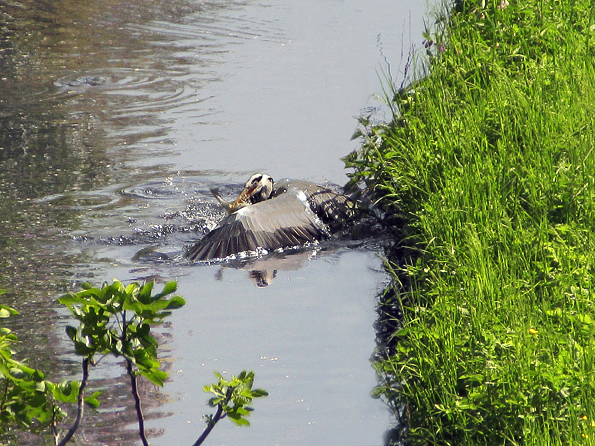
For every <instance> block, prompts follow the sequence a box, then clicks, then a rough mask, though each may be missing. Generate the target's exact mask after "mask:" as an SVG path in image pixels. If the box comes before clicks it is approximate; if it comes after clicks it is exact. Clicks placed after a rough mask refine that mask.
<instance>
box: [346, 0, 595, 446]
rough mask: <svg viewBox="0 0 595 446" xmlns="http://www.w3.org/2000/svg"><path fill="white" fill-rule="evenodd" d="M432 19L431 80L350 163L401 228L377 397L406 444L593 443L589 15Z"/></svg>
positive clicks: (529, 1) (550, 6)
mask: <svg viewBox="0 0 595 446" xmlns="http://www.w3.org/2000/svg"><path fill="white" fill-rule="evenodd" d="M435 17H436V19H437V21H436V23H437V25H436V29H434V30H433V31H432V34H431V35H428V39H427V41H426V45H427V46H428V51H429V52H430V53H431V62H430V68H429V75H428V76H427V77H425V78H424V79H423V80H421V81H419V82H417V83H414V84H413V85H411V86H410V87H408V88H405V89H403V90H400V91H397V92H396V94H395V97H394V104H393V105H394V106H395V110H396V114H395V119H394V120H393V122H391V123H390V124H388V125H378V126H375V127H371V126H366V128H364V131H365V133H366V138H365V141H364V144H363V145H362V147H361V149H360V150H358V151H357V152H354V153H352V154H351V155H350V156H348V157H347V158H346V165H347V167H350V168H353V169H354V172H353V173H352V174H351V176H352V180H353V181H356V182H364V183H365V184H366V185H367V186H369V187H370V189H371V190H372V191H373V193H374V195H375V197H376V198H377V200H378V205H379V206H381V207H382V208H383V209H384V210H385V211H387V212H388V213H389V214H391V215H393V216H396V217H397V218H395V219H394V221H397V222H398V225H397V226H395V227H394V228H393V229H394V230H395V231H398V239H399V242H398V246H397V248H396V249H395V250H394V252H393V262H391V263H390V265H389V267H390V268H391V270H392V272H393V275H394V278H395V283H394V285H393V290H392V292H391V293H386V295H387V296H393V297H392V299H394V302H393V303H398V304H399V305H400V308H401V310H402V313H403V314H402V320H401V322H400V326H401V328H400V329H399V330H398V331H397V332H396V333H395V334H394V336H393V341H396V342H395V343H394V347H393V348H391V349H390V351H389V352H388V353H387V355H386V357H385V358H384V359H383V360H381V361H379V362H378V364H377V366H378V369H379V370H380V371H381V373H382V374H383V375H384V376H385V377H386V381H385V382H384V383H383V384H382V385H381V386H379V388H378V394H379V395H383V396H385V397H386V398H388V399H389V400H390V401H392V402H400V403H402V404H404V406H405V408H406V413H407V420H408V425H409V436H410V438H411V440H412V441H413V442H414V443H416V444H432V445H438V444H441V445H462V444H465V445H569V444H572V445H579V444H593V443H595V439H594V438H595V374H593V373H592V369H593V364H595V306H594V302H595V298H594V297H593V293H594V285H595V274H594V273H595V235H594V233H593V231H594V228H595V161H594V160H595V153H594V149H595V133H594V130H595V126H594V114H595V46H594V41H593V39H594V38H595V10H594V7H593V6H592V4H591V2H590V1H586V0H573V1H568V2H561V1H559V0H524V1H522V2H517V1H512V0H510V2H508V1H504V0H502V1H500V0H486V1H483V2H482V1H476V0H473V1H464V0H460V1H457V2H455V7H454V9H452V10H451V11H448V12H447V13H445V14H442V15H441V14H440V13H438V14H436V15H435ZM389 303H390V302H389Z"/></svg>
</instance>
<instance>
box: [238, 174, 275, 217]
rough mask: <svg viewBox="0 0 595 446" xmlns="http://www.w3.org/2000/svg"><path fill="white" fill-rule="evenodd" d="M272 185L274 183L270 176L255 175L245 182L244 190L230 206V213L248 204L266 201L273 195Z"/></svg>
mask: <svg viewBox="0 0 595 446" xmlns="http://www.w3.org/2000/svg"><path fill="white" fill-rule="evenodd" d="M274 184H275V182H274V181H273V178H271V177H270V176H268V175H265V174H263V173H255V174H254V175H252V176H251V177H250V178H249V179H248V181H246V184H245V185H244V189H243V190H242V192H240V195H239V196H238V198H236V201H234V202H233V204H232V205H231V210H232V212H235V211H237V210H238V209H241V208H243V207H245V206H248V205H250V204H255V203H259V202H261V201H265V200H268V199H269V198H271V195H272V194H273V185H274Z"/></svg>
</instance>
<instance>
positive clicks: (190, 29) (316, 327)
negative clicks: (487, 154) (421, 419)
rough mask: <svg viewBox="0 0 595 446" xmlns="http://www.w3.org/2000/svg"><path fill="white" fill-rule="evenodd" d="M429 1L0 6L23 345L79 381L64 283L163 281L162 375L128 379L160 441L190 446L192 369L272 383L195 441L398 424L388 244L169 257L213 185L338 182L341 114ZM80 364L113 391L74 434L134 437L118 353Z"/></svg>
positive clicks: (9, 229) (192, 226)
mask: <svg viewBox="0 0 595 446" xmlns="http://www.w3.org/2000/svg"><path fill="white" fill-rule="evenodd" d="M424 11H425V2H422V1H416V2H405V1H396V2H395V1H390V0H378V1H374V2H356V1H339V0H336V1H323V2H321V1H314V0H305V1H300V2H284V1H273V0H270V1H255V2H248V1H210V2H204V1H181V0H175V1H163V2H159V1H154V0H150V1H143V2H140V1H137V0H132V1H127V2H120V1H111V0H107V1H106V0H102V1H95V0H92V1H86V2H80V1H74V0H69V1H45V2H44V1H22V2H12V1H11V2H0V200H1V203H2V206H0V219H1V229H0V249H1V252H2V256H1V257H0V288H4V289H7V290H8V293H7V294H5V295H4V296H3V297H2V299H3V303H6V304H8V305H12V306H14V307H16V308H17V309H18V310H19V311H20V312H21V316H19V317H18V318H14V320H12V321H10V322H9V325H11V327H12V328H14V329H15V330H16V331H17V333H18V334H19V337H20V338H21V339H22V340H23V342H22V344H21V345H20V346H19V350H20V351H21V354H22V355H23V356H26V357H28V358H30V361H31V363H33V365H35V366H37V367H40V368H44V369H46V370H50V371H51V373H50V375H51V376H52V377H54V378H56V379H57V378H58V377H63V376H65V375H66V376H76V374H77V373H78V362H77V359H76V358H75V357H74V356H72V355H71V354H70V353H69V345H68V343H67V342H66V340H65V336H64V325H66V324H67V323H68V320H69V319H68V315H67V314H66V313H65V312H64V310H62V309H61V308H59V307H57V306H56V304H55V299H56V297H58V296H60V295H61V294H62V293H64V292H67V291H70V290H75V289H77V286H78V283H80V282H81V281H84V280H91V281H93V282H95V283H101V282H103V281H110V280H111V279H112V278H114V277H117V278H118V279H120V280H122V281H131V280H143V279H145V278H155V279H156V280H158V281H161V282H164V281H169V280H177V281H178V284H179V293H180V294H181V295H183V296H184V297H185V298H186V300H187V302H188V304H187V306H186V307H185V308H184V309H183V310H181V311H178V312H177V314H174V315H173V317H172V318H171V319H170V321H169V323H168V324H167V325H166V326H165V327H163V328H161V329H160V332H161V339H162V342H163V346H162V348H163V354H164V357H165V362H166V367H167V368H168V371H169V372H170V373H171V375H172V378H171V381H170V382H168V384H167V385H166V386H165V388H163V389H154V388H153V387H152V386H149V385H145V386H144V387H143V389H142V390H143V393H144V396H145V406H146V412H147V418H148V419H149V421H148V426H149V428H150V435H151V443H152V444H154V445H159V444H162V445H171V444H192V442H193V441H194V440H195V439H196V438H197V437H198V435H199V433H200V432H201V431H202V428H203V423H202V420H201V416H202V414H203V413H207V412H208V411H209V409H208V408H207V407H206V404H205V402H206V399H207V395H206V394H204V392H203V391H202V385H204V384H207V383H210V382H212V381H214V377H213V375H212V372H213V370H219V371H222V372H227V373H229V374H232V373H238V372H239V371H240V370H242V369H252V370H254V371H255V372H256V381H257V382H256V384H257V386H259V387H263V388H266V389H267V390H268V391H269V392H270V396H269V397H268V398H266V399H264V400H259V401H256V403H255V408H256V411H255V413H254V414H253V416H252V417H251V418H252V420H251V421H252V426H251V427H250V428H248V429H246V428H243V429H239V428H236V427H235V426H233V425H232V424H231V423H228V422H226V423H221V425H220V426H217V428H216V430H215V432H214V433H213V436H212V438H210V441H209V444H258V445H269V444H270V445H274V444H280V445H303V444H330V445H333V444H336V445H380V444H382V443H383V440H382V438H383V434H384V432H385V431H386V430H387V429H389V428H390V427H391V423H392V420H391V419H390V416H389V413H388V411H387V409H386V407H385V406H384V405H383V403H382V402H379V401H376V400H372V399H371V398H370V397H369V392H370V390H371V389H372V388H373V386H374V385H375V382H376V377H375V375H374V371H373V370H372V368H371V367H370V363H369V357H370V355H371V354H372V352H373V349H374V345H375V344H374V338H375V333H374V330H373V322H374V320H375V317H376V316H375V312H374V309H375V294H376V292H377V291H378V290H379V289H380V288H381V285H382V283H384V281H385V280H386V277H385V274H384V273H383V271H382V267H381V259H380V257H379V254H378V253H380V252H381V249H380V245H381V243H375V242H373V241H368V242H366V241H355V242H350V243H330V244H323V245H321V246H319V247H317V248H316V249H311V250H305V251H301V252H299V253H297V254H296V253H294V254H293V255H279V256H273V257H271V258H268V259H262V260H260V261H259V262H258V264H250V265H244V267H243V268H234V267H233V265H211V266H200V265H188V264H187V263H185V262H183V261H181V260H180V255H181V253H182V252H183V249H184V246H186V245H187V244H188V243H191V242H192V241H194V240H196V239H197V238H198V237H199V236H200V234H202V233H204V231H206V230H207V229H208V228H210V227H212V226H213V225H214V224H215V223H216V221H217V218H218V217H219V216H220V214H219V213H218V212H219V211H218V210H217V209H216V207H215V206H214V203H213V199H212V197H210V194H209V192H208V191H209V188H210V187H212V186H219V187H220V189H221V192H222V193H223V195H224V196H228V197H231V196H232V195H233V194H234V193H236V192H237V191H238V187H239V185H240V184H241V183H243V182H244V181H245V179H246V178H247V177H248V176H249V175H250V174H251V173H253V172H255V171H264V172H266V173H269V174H271V175H272V176H273V177H275V178H282V177H291V178H303V179H307V180H311V181H320V182H324V181H328V182H331V183H335V184H343V183H345V181H346V177H345V174H344V171H343V164H342V162H341V161H340V158H341V157H342V156H344V155H346V154H347V153H348V152H349V151H351V150H352V149H353V148H355V147H356V144H357V143H356V142H352V141H350V140H349V138H350V136H351V134H352V133H353V131H354V130H355V126H356V122H355V119H354V118H355V117H356V116H358V115H359V114H360V113H362V112H366V111H367V109H369V108H371V107H377V106H378V105H379V103H378V102H377V101H375V100H374V99H373V98H372V97H371V96H372V95H373V94H374V93H377V92H380V91H381V86H380V82H379V80H378V72H379V70H381V69H386V64H385V60H384V57H385V56H386V57H387V58H388V60H389V62H391V64H392V67H391V69H392V74H393V75H394V76H395V77H398V76H399V63H400V61H401V54H402V52H405V53H406V52H407V50H408V47H409V45H410V44H411V43H414V44H418V43H419V42H421V40H422V38H421V26H422V25H421V22H422V19H421V17H422V14H423V13H424ZM254 271H258V272H259V273H255V272H254ZM259 281H260V282H259ZM263 281H265V282H266V283H268V286H266V287H261V286H260V287H259V286H256V284H257V283H259V284H260V285H262V284H263ZM93 373H94V376H95V377H96V379H95V381H94V386H95V387H100V388H104V389H105V390H106V393H105V394H106V397H105V402H104V404H103V406H102V409H101V410H100V411H99V412H98V413H89V417H88V418H87V419H86V421H85V423H84V426H83V428H82V430H81V437H80V441H79V444H114V445H115V444H136V441H137V440H136V436H135V433H134V431H131V429H133V427H134V424H133V423H134V418H133V416H132V412H131V411H130V410H129V409H130V408H131V407H132V406H131V401H130V398H129V396H128V390H127V388H126V386H125V383H124V382H123V381H122V380H121V379H120V378H121V375H122V369H121V367H120V366H119V365H118V364H117V363H109V362H107V361H103V362H102V363H101V364H100V366H99V367H97V368H96V369H95V370H93ZM118 379H119V381H116V380H118ZM27 442H29V444H39V440H38V439H35V438H32V439H31V438H29V439H21V444H26V443H27Z"/></svg>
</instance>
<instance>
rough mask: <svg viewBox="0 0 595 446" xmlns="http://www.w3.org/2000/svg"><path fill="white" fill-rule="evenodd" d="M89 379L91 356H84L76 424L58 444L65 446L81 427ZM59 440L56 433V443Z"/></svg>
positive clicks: (58, 445)
mask: <svg viewBox="0 0 595 446" xmlns="http://www.w3.org/2000/svg"><path fill="white" fill-rule="evenodd" d="M88 379H89V358H83V379H82V380H81V387H80V388H79V395H78V398H77V404H78V412H77V414H76V419H75V420H74V424H73V425H72V427H71V428H70V429H68V432H66V435H65V436H64V438H63V439H62V441H60V442H59V443H57V446H64V445H65V444H66V443H68V442H69V441H70V439H71V438H72V436H73V435H74V433H75V432H76V431H77V429H78V428H79V424H80V423H81V420H82V419H83V411H84V409H85V403H84V400H83V393H84V391H85V387H86V386H87V380H88ZM57 440H58V435H57V434H55V435H54V443H56V441H57Z"/></svg>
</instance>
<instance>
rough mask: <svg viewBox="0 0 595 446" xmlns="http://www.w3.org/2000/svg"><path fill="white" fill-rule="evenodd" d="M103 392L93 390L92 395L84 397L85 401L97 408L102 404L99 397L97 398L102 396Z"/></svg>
mask: <svg viewBox="0 0 595 446" xmlns="http://www.w3.org/2000/svg"><path fill="white" fill-rule="evenodd" d="M102 393H103V392H100V391H97V392H93V394H92V395H89V396H87V397H85V398H84V401H85V403H86V404H88V405H89V406H90V407H92V408H93V409H97V408H98V407H99V406H100V404H101V403H100V402H99V399H97V397H98V396H100V395H101V394H102Z"/></svg>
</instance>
